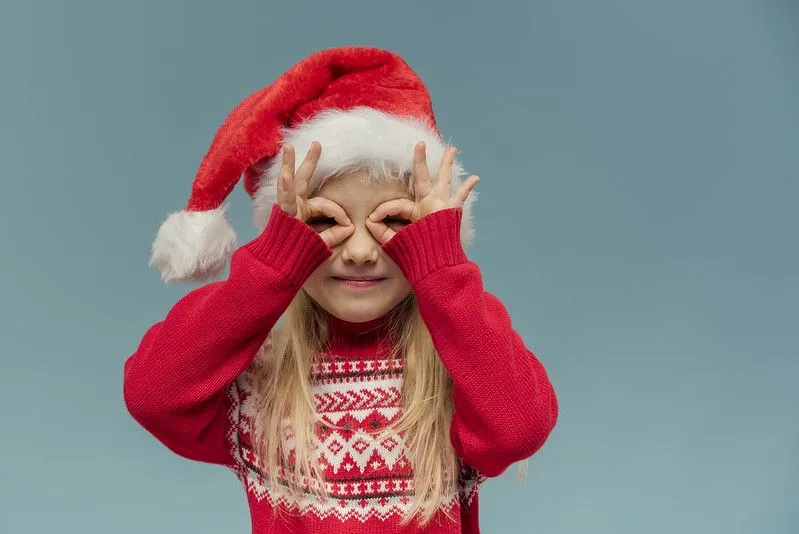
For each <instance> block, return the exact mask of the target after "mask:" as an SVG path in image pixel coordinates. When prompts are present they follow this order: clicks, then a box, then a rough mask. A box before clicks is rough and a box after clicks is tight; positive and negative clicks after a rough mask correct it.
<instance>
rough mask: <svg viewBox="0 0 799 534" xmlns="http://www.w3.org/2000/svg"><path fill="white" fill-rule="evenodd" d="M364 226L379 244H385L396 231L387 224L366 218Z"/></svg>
mask: <svg viewBox="0 0 799 534" xmlns="http://www.w3.org/2000/svg"><path fill="white" fill-rule="evenodd" d="M366 228H367V229H368V230H369V231H370V232H371V233H372V235H373V236H374V237H375V239H377V241H378V242H379V243H380V244H381V245H385V244H386V243H388V242H389V240H391V238H392V237H394V235H395V234H396V233H397V232H395V231H394V230H392V229H391V228H389V227H388V225H386V224H384V223H381V222H375V221H371V220H369V219H366Z"/></svg>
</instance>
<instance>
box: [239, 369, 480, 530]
mask: <svg viewBox="0 0 799 534" xmlns="http://www.w3.org/2000/svg"><path fill="white" fill-rule="evenodd" d="M404 363H405V361H404V360H403V359H395V360H389V359H388V358H385V357H383V358H378V357H373V358H363V359H354V358H338V357H335V356H331V355H325V356H324V357H323V358H322V359H320V360H319V361H318V362H317V363H315V364H314V366H313V368H312V370H311V384H312V388H313V389H312V395H313V402H314V405H315V408H316V410H317V412H318V413H319V414H320V416H321V417H322V419H323V420H324V425H322V426H321V427H320V428H319V429H318V431H317V432H316V433H315V437H314V446H315V448H316V453H317V455H318V458H319V461H320V465H321V466H322V468H323V469H325V490H326V491H327V492H328V493H329V495H330V496H331V498H328V499H322V498H319V497H318V496H316V495H314V494H312V493H304V494H303V495H302V496H299V497H298V496H297V495H296V494H290V493H289V492H288V491H286V489H285V487H284V486H283V485H280V486H279V487H277V488H274V487H271V486H270V485H269V481H268V477H267V476H266V471H265V465H264V463H263V462H262V461H261V460H260V458H259V457H258V455H257V454H256V452H255V451H254V450H253V447H252V445H251V443H252V435H251V429H252V426H251V425H252V420H253V417H255V410H254V406H255V403H254V400H255V398H256V395H257V392H255V391H254V390H253V388H252V374H251V371H250V370H247V371H245V372H244V373H243V374H242V375H241V376H239V378H238V379H237V380H236V381H235V383H234V384H232V385H231V386H230V388H229V389H228V394H229V396H230V399H231V400H232V401H233V402H232V405H233V408H232V409H231V411H230V418H231V423H232V425H231V432H230V434H229V436H228V437H229V444H230V446H231V447H232V452H233V456H234V458H236V460H237V464H238V465H237V466H236V468H235V470H234V471H235V473H236V475H237V476H238V477H239V479H240V480H241V481H242V482H243V484H244V486H245V488H246V490H247V491H248V492H250V493H251V494H252V495H253V496H255V498H256V499H257V500H258V501H263V500H267V501H268V502H269V503H270V504H271V505H272V506H273V507H274V506H277V505H278V504H280V505H281V506H282V507H284V508H286V509H288V510H290V511H291V512H292V513H299V514H301V515H302V514H313V515H315V516H317V517H318V518H319V519H325V518H328V517H335V518H338V519H339V520H341V521H345V520H348V519H353V518H355V519H357V520H360V521H362V522H363V521H366V520H367V519H370V518H373V517H375V518H379V519H381V520H387V519H389V518H392V517H396V518H399V517H402V516H403V515H404V514H405V513H406V512H407V511H408V510H409V509H410V502H411V500H412V497H413V491H414V487H413V470H412V467H411V465H410V462H409V461H408V459H407V457H406V455H405V442H404V439H403V438H402V436H401V435H399V434H397V433H396V432H394V431H393V430H391V429H390V428H387V424H388V423H390V422H392V421H394V420H396V418H397V417H398V416H399V415H400V410H401V407H400V406H401V391H402V371H403V366H404ZM328 425H335V426H342V427H344V429H343V430H339V429H336V428H332V426H328ZM283 439H284V440H285V444H286V446H287V447H288V449H289V450H293V432H292V430H291V425H290V424H289V423H288V419H287V420H286V424H285V426H284V436H283ZM278 479H279V480H281V481H283V482H284V483H285V481H291V482H292V483H297V482H298V481H297V480H296V479H295V477H294V474H293V472H291V471H287V470H285V469H283V468H282V467H281V468H280V470H279V472H278ZM485 479H486V477H484V476H482V475H481V474H480V473H477V472H476V471H474V470H471V469H468V468H467V467H466V466H464V469H463V472H462V474H461V480H460V481H459V484H458V487H457V489H454V490H453V492H452V494H451V495H450V498H449V499H448V500H447V501H446V503H445V504H444V508H446V509H448V510H449V511H450V512H452V513H455V514H456V515H457V509H458V508H459V507H460V506H462V505H464V504H468V503H470V502H471V501H472V499H473V498H474V496H475V495H476V494H477V491H478V486H479V484H480V483H481V482H483V481H484V480H485ZM299 486H300V487H303V488H309V487H315V481H313V480H300V481H299Z"/></svg>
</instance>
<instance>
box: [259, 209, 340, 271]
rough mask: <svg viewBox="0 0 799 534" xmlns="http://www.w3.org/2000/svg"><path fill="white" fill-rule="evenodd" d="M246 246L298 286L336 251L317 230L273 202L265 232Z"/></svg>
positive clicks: (263, 261)
mask: <svg viewBox="0 0 799 534" xmlns="http://www.w3.org/2000/svg"><path fill="white" fill-rule="evenodd" d="M244 247H245V248H247V249H248V250H249V251H250V252H251V253H252V254H253V256H255V257H256V258H257V259H258V260H260V261H261V262H262V263H264V264H265V265H268V266H269V267H272V268H273V269H275V270H276V271H278V272H279V273H281V274H283V275H284V276H285V277H286V278H287V279H288V280H289V281H290V282H291V283H292V284H294V285H295V286H296V287H300V286H301V285H302V284H304V283H305V281H306V280H307V279H308V277H309V276H310V275H311V273H312V272H313V271H314V270H315V269H316V268H317V267H319V265H321V264H322V263H324V261H325V260H326V259H327V258H329V257H330V256H331V255H332V254H333V250H332V249H330V247H328V246H327V243H325V241H324V240H323V239H322V238H321V237H320V236H319V234H318V233H316V230H314V229H313V228H311V227H310V226H309V225H308V224H306V223H304V222H303V221H301V220H299V219H298V218H296V217H293V216H291V215H289V214H288V213H286V212H285V211H283V208H281V207H280V204H275V205H273V206H272V212H271V213H270V215H269V221H268V222H267V223H266V228H264V230H263V232H261V234H260V235H259V236H258V237H256V238H255V239H253V240H252V241H250V242H249V243H247V244H246V245H244Z"/></svg>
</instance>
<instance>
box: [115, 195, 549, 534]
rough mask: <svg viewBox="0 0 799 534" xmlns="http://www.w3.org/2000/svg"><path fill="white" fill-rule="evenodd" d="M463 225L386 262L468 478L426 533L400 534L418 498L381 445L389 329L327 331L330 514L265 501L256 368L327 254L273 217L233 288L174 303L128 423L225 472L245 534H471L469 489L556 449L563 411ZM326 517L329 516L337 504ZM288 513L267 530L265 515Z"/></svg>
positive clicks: (436, 218)
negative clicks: (432, 366)
mask: <svg viewBox="0 0 799 534" xmlns="http://www.w3.org/2000/svg"><path fill="white" fill-rule="evenodd" d="M461 215H462V210H461V209H460V208H452V209H446V210H441V211H438V212H435V213H433V214H430V215H428V216H426V217H424V218H422V219H419V220H418V221H416V222H414V223H412V224H409V225H408V226H406V227H404V228H403V229H402V230H400V231H399V232H398V233H397V234H396V235H395V236H394V237H393V238H392V239H391V240H390V241H389V242H388V243H386V244H385V245H384V246H383V248H384V250H385V252H386V253H387V254H388V255H389V256H390V257H391V258H392V260H393V261H394V262H396V263H397V265H398V266H399V267H400V268H401V270H402V271H403V273H404V274H405V276H406V278H407V279H408V281H409V282H410V284H411V286H412V288H413V290H414V293H415V294H416V297H417V300H418V302H419V307H420V312H421V315H422V318H423V320H424V322H425V324H426V326H427V327H428V329H429V331H430V335H431V337H432V340H433V343H434V345H435V348H436V351H437V353H438V355H439V357H440V358H441V361H442V362H443V364H444V366H445V367H446V369H447V370H448V372H449V374H450V376H451V377H452V381H453V402H454V406H455V411H454V415H453V419H452V423H451V426H450V439H451V441H452V444H453V446H454V448H455V451H456V453H457V455H458V458H459V460H460V462H461V465H462V473H461V474H462V476H461V480H460V482H459V491H458V494H457V495H455V496H453V499H452V500H451V502H450V503H448V505H447V506H449V507H451V510H453V511H454V514H452V515H454V516H455V518H456V521H455V522H453V521H449V520H447V519H446V517H443V516H441V517H437V518H436V519H434V520H433V522H432V523H430V524H429V525H428V527H427V528H425V529H418V528H417V529H414V528H412V527H414V525H415V524H414V523H411V524H410V526H408V527H406V528H401V527H399V525H398V521H399V518H400V517H401V514H402V511H404V510H405V509H407V504H408V503H409V502H410V499H409V495H412V493H413V487H412V475H413V469H412V466H411V465H410V464H409V463H408V462H407V460H406V458H405V456H404V454H402V446H401V445H402V438H401V436H396V435H394V436H386V435H379V430H380V429H381V428H382V427H383V426H385V425H386V424H388V423H390V422H391V421H393V420H395V419H396V417H398V415H399V409H400V407H401V399H400V392H401V388H402V368H403V365H404V360H403V359H399V360H396V361H391V360H388V359H387V358H386V354H387V347H385V346H384V344H383V343H382V339H383V334H384V330H383V328H384V326H385V325H384V323H383V318H380V319H375V320H373V321H370V322H368V323H362V324H356V323H350V322H347V321H342V320H339V319H337V318H335V317H334V316H330V317H331V320H332V326H333V330H332V331H333V335H332V337H331V344H330V346H329V347H330V348H329V350H327V351H326V352H325V353H324V354H321V355H320V358H319V360H318V363H316V364H314V368H313V369H311V370H310V373H311V374H310V376H311V383H312V386H313V397H314V398H313V401H314V404H315V406H316V409H317V412H318V413H320V415H322V417H323V419H325V420H326V421H329V422H331V423H332V424H335V425H340V426H344V427H345V430H344V431H343V432H342V431H339V430H335V429H329V428H327V427H326V426H324V425H322V426H321V427H320V428H318V429H317V430H316V434H315V435H316V436H317V438H318V440H317V441H318V445H317V450H320V451H321V456H320V457H321V458H322V462H323V466H324V468H325V479H326V482H328V484H327V489H328V491H330V492H331V495H332V496H333V497H334V498H333V499H332V500H328V501H327V502H326V503H322V502H318V501H312V500H309V501H308V502H294V501H292V502H289V501H287V500H286V499H285V498H283V495H282V494H281V492H280V491H278V490H275V489H273V488H269V487H267V485H266V483H267V482H268V480H267V479H265V477H264V476H263V471H262V470H261V469H262V467H261V465H260V464H259V460H258V457H257V454H256V453H255V452H254V451H253V448H252V440H251V438H252V436H251V435H250V433H249V429H250V423H251V417H252V415H253V413H252V411H251V410H250V409H249V407H250V406H251V403H250V402H249V400H250V399H251V395H253V394H255V393H257V392H254V391H252V390H251V389H250V388H249V376H250V370H251V367H250V364H251V363H252V361H253V359H254V357H255V355H256V353H257V351H258V349H259V348H260V347H261V346H262V345H263V344H264V343H265V341H266V340H267V336H268V334H269V332H270V330H271V329H272V327H273V326H274V325H275V323H276V322H277V320H278V319H279V317H280V316H281V315H282V314H283V312H284V311H285V310H286V308H287V307H288V305H289V303H290V302H291V300H292V299H293V298H294V296H295V295H296V293H297V292H298V291H299V290H300V288H301V286H302V284H303V283H304V282H305V280H306V279H307V278H308V276H310V274H311V273H312V272H313V271H314V270H315V269H316V268H317V267H318V266H319V265H321V264H322V263H323V262H324V261H325V260H326V259H327V258H328V257H329V256H330V255H331V254H332V253H333V251H332V250H331V249H330V248H329V247H328V246H327V245H326V244H325V242H324V241H323V240H322V239H321V238H320V237H319V235H318V234H317V233H316V232H315V231H314V230H313V229H312V228H311V227H310V226H308V225H307V224H305V223H303V222H302V221H299V220H298V219H296V218H294V217H291V216H289V215H288V214H286V213H285V212H283V211H282V210H281V209H280V207H279V206H277V205H275V206H274V208H273V210H272V213H271V217H270V220H269V223H268V224H267V227H266V229H265V230H264V231H263V232H262V233H261V234H260V235H259V236H258V237H257V238H255V239H254V240H252V241H250V242H249V243H247V244H245V245H244V246H242V247H240V248H239V249H237V250H236V251H235V253H234V254H233V258H232V260H231V267H230V274H229V276H228V278H227V279H226V280H223V281H218V282H213V283H210V284H207V285H205V286H202V287H200V288H197V289H195V290H193V291H191V292H189V293H188V294H187V295H185V296H184V297H183V298H182V299H180V300H179V301H178V302H177V303H176V304H175V305H174V306H173V307H172V309H171V310H170V311H169V313H168V314H167V315H166V317H165V318H164V320H162V321H160V322H158V323H156V324H155V325H153V326H152V327H151V328H150V329H149V330H148V331H147V332H146V333H145V335H144V337H143V339H142V341H141V344H140V346H139V347H138V349H137V350H136V352H135V353H134V354H133V355H131V356H130V357H129V358H128V359H127V360H126V362H125V366H124V385H123V390H124V399H125V403H126V405H127V407H128V410H129V411H130V413H131V415H132V416H133V418H135V419H136V421H138V422H139V423H140V424H141V425H142V426H143V427H144V428H145V429H147V430H148V431H149V432H150V433H151V434H153V435H154V436H155V437H156V438H157V439H158V440H159V441H161V442H162V443H163V444H164V445H165V446H166V447H168V448H169V449H170V450H172V451H174V452H175V453H177V454H179V455H181V456H183V457H185V458H189V459H192V460H197V461H202V462H210V463H215V464H220V465H223V466H226V467H228V468H230V469H231V470H232V471H233V472H234V473H235V474H236V476H237V477H238V478H239V479H240V480H241V481H242V483H243V485H244V488H245V491H246V493H247V497H248V501H249V506H250V511H251V517H252V525H253V530H252V531H253V533H254V534H266V533H267V532H268V533H282V532H284V533H289V532H307V533H315V534H321V533H328V532H330V533H332V532H340V533H344V532H347V533H355V534H358V533H362V534H366V533H373V532H374V533H376V532H379V533H382V534H393V533H399V532H403V533H409V532H410V533H414V532H415V533H421V532H425V533H429V534H432V533H436V534H440V533H452V534H455V533H460V534H463V533H470V534H476V533H478V532H479V526H478V519H477V518H478V499H477V489H478V486H479V484H480V482H482V481H484V480H485V479H486V478H487V477H496V476H498V475H500V474H502V473H503V472H504V471H505V470H506V469H507V468H508V467H509V466H510V465H511V464H513V463H514V462H518V461H520V460H523V459H525V458H528V457H529V456H531V455H532V454H534V453H535V452H536V451H537V450H538V449H539V448H541V446H542V445H543V444H544V441H545V440H546V439H547V437H548V436H549V434H550V432H551V431H552V429H553V427H554V426H555V422H556V420H557V416H558V401H557V397H556V395H555V392H554V389H553V387H552V384H551V383H550V381H549V379H548V376H547V373H546V371H545V369H544V367H543V366H542V364H541V362H540V361H539V360H538V359H537V358H536V356H535V355H534V354H533V353H532V351H530V349H528V348H527V347H526V346H525V343H524V341H523V340H522V338H521V337H520V335H519V334H518V333H517V332H516V331H515V330H514V329H513V327H512V325H511V320H510V317H509V316H508V313H507V311H506V309H505V307H504V306H503V304H502V303H501V302H500V300H499V299H497V297H495V296H494V295H492V294H490V293H488V292H487V291H485V290H484V288H483V283H482V277H481V273H480V270H479V269H478V266H477V265H476V264H475V263H473V262H472V261H470V260H469V259H468V258H467V256H466V254H465V253H464V251H463V249H462V247H461V242H460V222H461ZM331 501H332V502H331ZM277 503H281V504H282V505H284V506H285V507H287V508H289V509H291V510H292V511H293V512H294V514H293V515H284V517H288V518H290V519H288V520H286V519H284V518H281V519H279V520H276V519H275V516H274V514H273V507H274V506H276V505H277Z"/></svg>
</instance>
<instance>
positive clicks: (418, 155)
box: [413, 142, 432, 202]
mask: <svg viewBox="0 0 799 534" xmlns="http://www.w3.org/2000/svg"><path fill="white" fill-rule="evenodd" d="M413 178H414V191H415V194H416V201H417V202H418V201H419V200H421V199H422V198H424V197H426V196H427V195H428V194H430V189H431V188H432V184H431V183H430V172H429V171H428V169H427V150H426V148H425V144H424V142H419V143H416V147H415V148H414V150H413Z"/></svg>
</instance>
